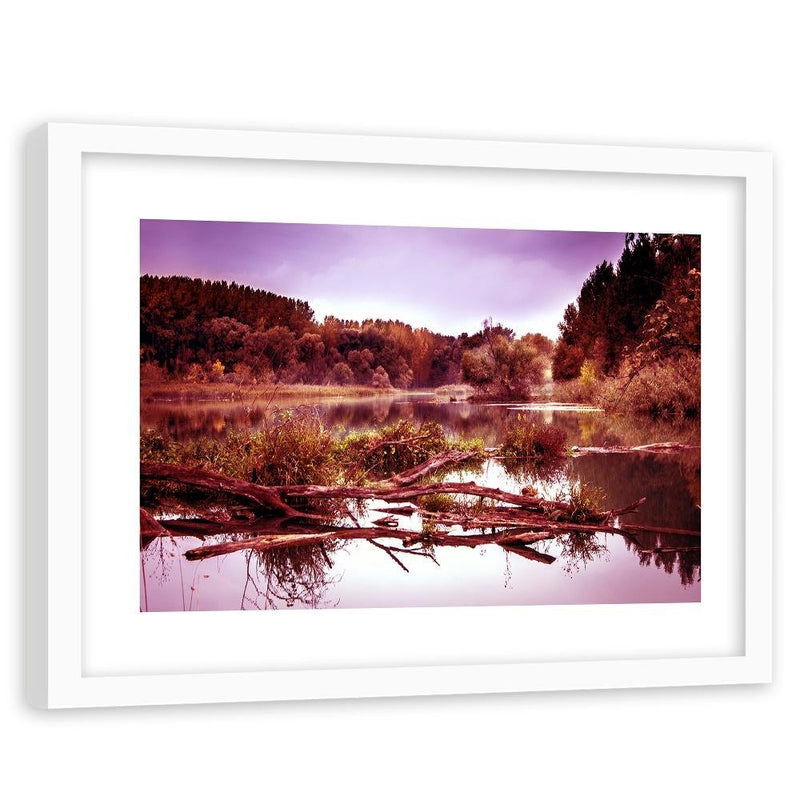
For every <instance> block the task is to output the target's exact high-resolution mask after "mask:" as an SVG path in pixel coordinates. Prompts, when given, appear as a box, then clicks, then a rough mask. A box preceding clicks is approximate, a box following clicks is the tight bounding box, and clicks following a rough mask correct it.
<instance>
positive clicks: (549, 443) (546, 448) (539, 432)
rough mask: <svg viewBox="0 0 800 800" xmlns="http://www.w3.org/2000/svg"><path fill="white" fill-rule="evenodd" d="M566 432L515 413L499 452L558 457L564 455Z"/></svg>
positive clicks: (520, 455)
mask: <svg viewBox="0 0 800 800" xmlns="http://www.w3.org/2000/svg"><path fill="white" fill-rule="evenodd" d="M566 443H567V433H566V431H565V430H563V429H562V428H559V427H557V426H556V425H537V424H536V423H535V422H534V421H533V420H532V419H530V418H529V417H525V416H523V415H522V414H517V419H516V421H515V422H514V423H513V424H511V425H510V426H509V427H508V429H507V430H506V432H505V436H504V437H503V443H502V444H501V446H500V454H501V455H504V456H511V457H512V458H534V459H546V458H560V457H564V456H565V455H566Z"/></svg>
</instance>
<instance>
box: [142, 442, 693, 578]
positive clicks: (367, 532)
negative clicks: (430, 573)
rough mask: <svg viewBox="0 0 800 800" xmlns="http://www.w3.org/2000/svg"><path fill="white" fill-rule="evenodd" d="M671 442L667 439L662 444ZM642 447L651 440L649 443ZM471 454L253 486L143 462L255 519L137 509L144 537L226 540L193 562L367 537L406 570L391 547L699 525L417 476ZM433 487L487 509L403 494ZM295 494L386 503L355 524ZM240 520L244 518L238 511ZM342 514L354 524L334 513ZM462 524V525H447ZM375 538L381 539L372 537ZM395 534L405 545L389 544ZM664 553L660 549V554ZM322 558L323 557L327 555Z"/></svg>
mask: <svg viewBox="0 0 800 800" xmlns="http://www.w3.org/2000/svg"><path fill="white" fill-rule="evenodd" d="M667 444H669V443H667ZM646 447H648V446H646ZM474 456H475V454H474V453H464V452H461V451H455V450H451V451H446V452H444V453H439V454H437V455H435V456H433V457H431V458H429V459H428V460H427V461H425V462H424V463H423V464H420V465H418V466H416V467H413V468H411V469H409V470H405V471H403V472H401V473H399V474H397V475H395V476H393V477H391V478H389V479H387V480H383V481H379V482H377V483H373V484H371V485H369V486H315V485H307V484H302V485H296V486H260V485H257V484H253V483H249V482H247V481H240V480H236V479H234V478H229V477H227V476H224V475H220V474H217V473H214V472H211V471H208V470H202V469H195V468H190V467H182V466H179V465H175V464H150V463H142V465H141V476H142V479H143V480H145V481H165V482H169V483H173V484H178V485H182V486H186V487H191V488H194V489H203V490H206V491H208V492H210V493H212V494H214V495H218V494H221V495H224V496H226V497H228V498H230V499H231V500H233V501H237V502H244V503H247V504H248V505H249V506H251V507H252V508H253V510H254V512H255V515H254V516H253V518H249V519H248V518H242V519H228V518H226V517H223V516H220V515H219V514H218V515H217V516H216V518H214V519H208V518H203V517H198V518H183V519H172V520H169V519H161V520H156V519H155V518H154V517H153V516H152V514H150V513H149V512H147V511H146V510H144V509H142V511H141V535H142V539H143V542H145V541H149V540H152V539H153V538H155V537H158V536H192V537H197V538H199V539H205V538H206V537H210V536H221V535H224V536H226V537H231V538H229V539H228V540H226V541H223V542H216V543H213V544H205V545H201V546H199V547H195V548H192V549H190V550H188V551H186V553H185V556H186V558H187V559H190V560H200V559H205V558H212V557H216V556H221V555H226V554H228V553H234V552H237V551H240V550H256V551H262V552H263V551H269V550H275V549H281V548H288V547H308V546H312V545H318V546H320V547H322V548H323V549H324V546H325V544H326V543H331V542H334V541H343V540H366V541H369V542H371V543H372V544H373V545H375V546H376V547H378V548H379V549H381V550H384V551H385V552H386V553H387V555H389V556H390V557H391V558H392V559H393V560H394V561H396V562H397V563H398V564H399V565H400V566H401V567H402V568H403V569H404V570H406V571H407V567H406V566H405V565H404V564H403V563H402V561H400V559H399V558H398V556H397V554H410V555H420V556H426V557H429V558H431V559H432V560H434V561H435V558H434V557H433V554H432V553H431V551H430V549H431V548H433V547H478V546H484V545H497V546H499V547H501V548H502V549H503V550H505V551H506V552H508V553H513V554H516V555H519V556H520V557H523V558H526V559H528V560H532V561H537V562H539V563H542V564H551V563H553V561H554V560H555V559H554V558H553V557H552V556H550V555H548V554H546V553H540V552H539V551H537V550H535V549H534V548H532V547H531V545H533V544H535V543H536V542H542V541H547V540H552V539H555V538H556V537H557V536H561V535H564V534H588V535H593V534H595V533H611V534H617V535H622V536H625V537H626V538H629V539H631V540H632V541H635V536H636V534H637V533H656V534H665V535H666V534H669V535H673V534H677V535H685V536H695V537H697V536H699V532H697V531H686V530H680V529H672V528H655V527H652V526H647V525H629V524H627V523H621V522H620V521H619V517H621V516H623V515H627V514H631V513H634V512H636V511H637V510H638V509H639V507H640V506H641V504H642V503H643V502H644V501H645V498H641V499H639V500H637V501H635V502H633V503H631V504H629V505H627V506H625V507H623V508H618V509H609V510H605V511H597V510H591V509H578V508H575V507H574V506H572V505H570V504H569V503H565V502H558V501H552V500H545V499H543V498H540V497H539V496H538V495H537V494H536V493H535V492H530V491H529V492H528V493H523V494H515V493H512V492H506V491H504V490H502V489H498V488H492V487H487V486H479V485H478V484H476V483H475V482H474V481H470V482H453V481H447V482H439V483H436V482H434V483H419V481H421V480H422V479H424V478H428V477H429V476H431V475H432V474H433V473H436V472H441V471H442V470H443V469H446V468H449V467H452V466H453V465H455V464H459V463H463V462H465V461H467V460H469V459H471V458H474ZM434 494H448V495H460V496H468V497H476V498H481V499H487V500H491V501H494V502H493V503H491V504H487V505H486V506H485V507H484V506H482V505H481V504H480V503H479V504H475V505H473V506H472V507H467V506H464V507H463V508H461V509H459V508H458V507H456V509H455V510H452V511H439V512H437V511H430V510H426V509H424V508H421V507H419V506H417V505H415V504H409V503H407V501H413V500H417V499H419V498H421V497H426V496H430V495H434ZM298 500H312V501H313V500H339V501H347V500H383V501H386V502H387V503H390V504H398V503H402V504H403V505H394V506H392V505H389V506H386V507H384V508H382V509H372V511H378V513H379V514H383V516H380V517H378V518H376V519H374V520H373V521H372V522H371V523H370V524H361V523H359V521H358V519H357V518H356V517H355V516H354V515H353V513H352V512H351V511H350V510H349V509H348V508H347V507H346V506H345V505H343V504H342V505H340V508H342V509H343V510H342V511H341V513H336V512H331V513H329V514H327V515H325V514H321V513H317V512H309V511H303V510H300V509H297V508H295V507H293V506H292V505H290V501H298ZM396 515H401V516H409V517H410V516H412V515H418V516H420V517H422V518H423V521H424V523H425V524H424V526H423V527H424V530H423V531H422V532H420V531H415V530H408V529H405V528H403V527H401V525H400V520H399V519H398V517H397V516H396ZM237 516H239V517H246V515H242V514H238V515H237ZM345 517H349V519H350V522H351V523H352V525H351V524H347V525H345V524H342V522H341V521H340V520H342V519H344V518H345ZM454 528H460V529H461V532H454V531H453V529H454ZM378 539H380V540H382V541H377V540H378ZM387 540H396V541H398V542H399V543H400V544H401V545H402V547H397V546H393V545H389V544H386V541H387ZM664 552H666V550H665V551H664ZM326 558H327V555H326Z"/></svg>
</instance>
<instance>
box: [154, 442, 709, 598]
mask: <svg viewBox="0 0 800 800" xmlns="http://www.w3.org/2000/svg"><path fill="white" fill-rule="evenodd" d="M637 457H639V456H637ZM614 458H617V457H616V456H615V457H614ZM642 458H644V460H645V463H646V464H647V463H649V462H650V460H651V459H652V460H654V463H655V464H656V465H657V464H659V463H662V462H664V461H665V460H666V461H667V465H668V467H667V470H666V471H667V475H668V476H670V475H672V476H679V478H680V477H681V476H683V477H682V479H683V480H684V482H685V481H686V477H685V475H686V473H685V470H684V471H682V470H681V469H680V466H679V465H677V464H669V462H668V460H667V457H666V456H651V455H647V456H646V457H642ZM580 461H581V460H580V459H578V460H576V461H575V462H566V463H563V462H562V464H561V466H560V467H549V468H546V469H542V468H539V469H538V470H535V471H530V470H529V471H527V472H526V474H525V477H524V478H520V476H519V474H518V473H515V472H514V471H513V469H512V470H509V469H508V464H506V463H499V462H496V461H492V460H490V461H489V462H487V464H486V465H485V466H484V467H483V468H482V469H483V474H482V475H481V476H480V482H481V483H486V484H487V485H493V486H497V487H498V488H503V489H505V490H507V491H520V490H521V488H522V487H523V486H524V485H528V483H529V482H530V481H532V482H533V484H534V485H540V486H542V488H543V490H547V491H548V492H550V493H551V495H557V494H558V492H559V491H563V489H562V490H558V489H554V488H553V487H554V486H556V487H557V486H561V487H569V486H571V485H572V483H571V479H570V476H569V473H570V470H573V469H575V468H576V467H578V466H579V465H580ZM632 471H633V472H634V473H637V474H638V473H641V472H643V471H642V470H641V469H636V468H634V469H633V470H632ZM651 472H655V473H656V474H657V473H658V469H657V468H655V467H653V466H652V465H651V466H650V467H649V472H648V471H644V474H643V475H642V476H641V477H640V480H642V481H645V482H646V481H647V480H648V477H647V475H648V474H649V473H651ZM466 477H468V476H467V474H466V472H465V471H463V470H460V471H458V473H454V474H453V475H450V476H448V478H449V479H452V480H460V481H461V480H464V479H465V478H466ZM669 481H670V479H669V477H668V478H665V479H664V481H663V483H664V486H663V487H662V489H661V495H660V498H661V499H660V502H659V503H658V504H657V507H656V508H655V509H654V510H653V511H652V512H651V513H650V514H649V518H650V519H652V520H654V522H660V521H661V520H662V518H665V517H664V515H667V517H668V519H667V521H669V522H671V523H674V522H675V520H676V519H677V518H678V517H679V516H680V514H678V515H677V516H676V515H675V514H674V513H673V514H672V515H669V514H668V513H667V512H668V509H669V507H670V502H673V503H674V501H675V500H676V499H678V500H680V502H679V503H678V507H679V508H681V509H684V511H685V512H686V513H687V514H688V516H687V517H686V518H687V519H688V518H690V517H691V515H692V513H693V512H690V511H687V510H686V503H687V502H688V501H687V499H686V490H685V488H684V487H683V486H682V485H681V484H680V483H678V484H674V485H673V484H670V482H669ZM668 490H669V491H668ZM561 496H563V494H562V495H561ZM670 497H671V498H672V501H670ZM626 499H629V495H626ZM352 511H353V513H354V515H355V516H356V518H357V519H358V521H359V523H361V524H366V523H367V522H370V521H374V519H375V518H376V517H377V516H380V515H382V514H384V513H385V508H384V503H383V502H382V501H362V502H361V503H360V504H358V505H355V504H354V505H353V506H352ZM646 518H647V517H645V515H640V516H639V517H638V518H637V520H636V521H637V522H640V523H644V521H645V519H646ZM426 524H430V522H429V521H428V520H423V519H422V518H421V517H419V515H416V514H415V515H413V516H411V517H409V518H407V519H403V521H402V527H403V528H405V529H409V530H417V531H420V532H423V533H424V531H425V525H426ZM457 530H458V529H457V528H456V531H457ZM225 538H226V537H224V536H214V537H207V538H206V539H205V540H204V543H206V544H208V543H210V542H219V541H222V540H224V539H225ZM227 538H234V537H227ZM235 538H241V537H235ZM376 540H377V541H378V542H379V543H382V546H383V548H384V549H387V548H391V549H392V551H393V552H391V553H390V552H386V553H385V554H383V555H382V554H381V552H380V551H377V553H376V555H377V556H378V558H377V559H375V558H374V557H373V558H372V559H371V560H370V562H369V565H368V568H366V569H365V568H363V564H364V556H365V552H364V551H365V550H368V549H369V548H367V547H365V546H366V545H368V544H369V542H366V541H361V542H353V541H347V542H343V541H340V542H326V543H325V545H324V547H323V546H321V545H310V546H305V547H290V548H283V549H278V550H271V551H267V552H263V551H258V550H252V549H249V550H243V551H241V552H237V553H234V554H230V555H227V556H223V557H218V558H213V559H209V560H208V561H203V562H188V561H186V560H185V558H184V557H183V553H185V552H186V550H188V549H191V548H193V547H196V546H197V544H198V542H197V539H194V538H190V537H174V538H173V537H157V538H155V539H153V540H151V541H150V542H149V543H147V544H146V545H145V546H144V547H143V550H142V574H143V579H142V608H143V609H144V608H147V609H149V610H210V609H227V608H231V609H232V608H240V609H276V608H331V607H337V606H338V607H344V608H348V607H363V606H368V607H379V606H392V605H401V606H407V605H455V604H462V603H464V602H467V603H468V604H469V603H470V602H471V601H470V599H469V598H470V597H472V596H473V595H471V594H470V593H469V591H468V589H469V586H470V583H471V582H472V581H476V582H477V583H478V584H480V582H481V581H485V580H486V578H487V575H488V576H489V577H491V575H492V574H494V575H495V578H496V579H497V582H496V584H495V586H494V589H492V590H491V591H490V590H488V589H487V590H484V592H483V594H482V599H481V604H497V605H505V604H512V603H518V602H525V603H553V602H562V603H563V602H570V603H574V602H664V601H671V602H674V601H677V600H682V601H688V600H697V599H699V581H700V577H701V572H700V546H699V541H700V540H699V538H697V537H693V536H681V535H677V534H664V533H650V532H644V533H642V532H635V533H630V532H627V533H625V534H624V535H621V534H615V533H610V532H605V531H604V532H601V533H595V534H586V533H566V534H559V535H557V536H553V538H551V539H548V540H545V541H541V542H538V543H537V544H536V545H535V546H534V547H533V548H527V550H523V549H518V548H513V547H507V548H503V553H502V555H503V558H502V561H498V559H497V556H498V553H499V551H500V550H501V547H498V546H495V545H489V546H485V547H447V546H440V547H432V548H429V553H430V555H432V556H433V558H434V559H435V566H433V567H432V566H431V564H430V563H429V562H428V561H427V560H425V559H418V558H411V557H410V556H411V555H412V552H411V551H408V550H404V548H403V547H402V546H399V545H400V543H399V541H398V540H397V539H390V538H386V537H381V536H380V534H378V536H377V537H376ZM455 551H460V552H458V553H456V552H455ZM395 554H396V555H395ZM419 554H421V553H420V551H418V552H416V553H413V555H419ZM398 565H399V567H398ZM559 568H560V570H559ZM400 569H402V570H403V571H404V572H405V574H404V572H401V571H400ZM434 569H435V570H436V574H432V572H431V571H432V570H434ZM554 569H555V570H557V571H558V572H559V573H560V574H562V575H563V576H564V577H565V578H567V579H568V580H569V581H570V582H571V583H570V586H569V591H568V592H565V590H564V586H563V585H562V582H563V579H562V582H559V581H558V580H557V579H556V580H555V581H554V580H553V578H552V574H553V570H554ZM656 574H659V575H661V576H662V577H661V578H660V579H658V580H655V579H654V576H655V575H656ZM648 575H649V576H650V577H649V578H648V579H647V580H642V577H645V576H648ZM409 576H410V577H409ZM418 576H422V577H424V580H423V581H421V582H419V583H417V584H415V583H414V580H415V578H417V577H418ZM454 579H455V580H457V581H458V583H459V589H458V590H457V591H456V593H455V594H452V593H451V595H450V601H449V602H447V600H446V599H445V597H444V596H443V595H442V594H441V586H440V584H442V583H444V584H446V583H447V582H448V581H450V582H452V581H453V580H454ZM365 585H368V586H369V587H371V589H370V591H369V593H367V594H366V596H365V590H364V586H365ZM407 585H412V586H415V590H414V593H413V595H411V596H409V597H407V598H405V599H401V598H403V590H404V589H405V586H407ZM398 589H399V590H401V591H399V592H398V591H397V590H398ZM512 590H514V591H515V592H517V594H512ZM520 590H521V591H520ZM459 593H460V594H463V595H464V596H465V597H466V600H465V599H461V600H459V599H458V598H459ZM472 602H474V601H472Z"/></svg>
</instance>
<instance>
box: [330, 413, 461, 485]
mask: <svg viewBox="0 0 800 800" xmlns="http://www.w3.org/2000/svg"><path fill="white" fill-rule="evenodd" d="M447 447H448V442H447V439H446V438H445V435H444V430H443V428H442V426H441V425H440V424H439V423H438V422H426V423H424V424H422V425H420V426H419V427H415V426H414V423H413V422H409V421H408V420H400V421H399V422H397V423H395V424H394V425H387V426H385V427H383V428H380V429H379V430H377V431H372V432H370V433H359V434H351V435H350V436H348V437H347V438H345V439H344V440H343V441H342V442H341V444H340V453H341V456H342V461H343V463H344V464H345V465H346V466H347V468H348V472H349V473H352V474H355V473H361V474H362V475H366V474H369V475H370V476H371V477H383V476H386V475H392V474H394V473H396V472H402V471H403V470H405V469H411V467H416V466H417V465H418V464H422V462H423V461H427V459H429V458H430V457H431V456H432V455H435V454H436V453H440V452H442V451H443V450H446V449H447Z"/></svg>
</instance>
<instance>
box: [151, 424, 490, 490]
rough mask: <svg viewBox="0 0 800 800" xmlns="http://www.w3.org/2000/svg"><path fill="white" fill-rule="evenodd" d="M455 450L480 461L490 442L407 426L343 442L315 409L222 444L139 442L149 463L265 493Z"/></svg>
mask: <svg viewBox="0 0 800 800" xmlns="http://www.w3.org/2000/svg"><path fill="white" fill-rule="evenodd" d="M450 449H457V450H461V451H464V452H475V454H476V457H478V456H480V455H481V454H482V452H483V443H482V441H481V440H479V439H469V440H452V439H449V438H447V437H446V436H445V434H444V430H443V428H442V426H441V425H440V424H439V423H437V422H426V423H424V424H422V425H414V423H412V422H409V421H407V420H401V421H399V422H397V423H395V424H394V425H387V426H385V427H383V428H379V429H378V430H375V431H369V432H367V433H352V434H349V435H348V436H345V437H344V438H343V439H339V438H337V437H336V436H334V434H333V432H332V431H330V430H329V429H327V428H326V427H325V426H324V425H323V424H322V422H321V421H320V419H319V416H318V415H317V414H316V413H315V412H314V411H313V410H312V409H308V408H305V409H295V410H283V411H276V412H275V413H274V414H273V416H272V420H271V421H270V422H269V423H267V424H265V425H264V427H263V429H261V430H259V431H256V432H246V431H234V432H232V433H229V434H228V436H227V437H226V438H225V439H223V440H217V439H209V438H200V439H196V440H193V441H190V442H176V441H174V440H172V439H171V438H169V437H167V436H165V435H163V434H161V433H159V432H157V431H154V430H151V429H147V430H144V431H143V432H142V434H141V437H140V450H141V453H140V455H141V459H142V461H150V462H159V463H173V464H183V465H185V466H191V467H200V468H203V469H209V470H214V471H217V472H222V473H224V474H225V475H229V476H231V477H233V478H239V479H240V480H247V481H251V482H253V483H260V484H263V485H265V486H278V485H286V484H303V483H310V484H323V485H328V484H336V483H343V482H347V483H352V482H356V483H359V482H364V481H366V480H381V479H383V478H385V477H388V476H389V475H393V474H395V473H397V472H401V471H402V470H406V469H410V468H411V467H415V466H417V465H418V464H421V463H423V462H424V461H426V460H427V459H428V458H430V457H431V456H433V455H435V454H436V453H440V452H442V451H444V450H450Z"/></svg>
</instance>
